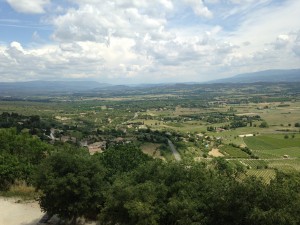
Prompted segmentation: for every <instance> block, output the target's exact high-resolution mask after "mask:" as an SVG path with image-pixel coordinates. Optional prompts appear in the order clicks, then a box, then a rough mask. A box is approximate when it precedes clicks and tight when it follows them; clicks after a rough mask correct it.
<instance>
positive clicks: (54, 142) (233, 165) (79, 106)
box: [0, 84, 300, 224]
mask: <svg viewBox="0 0 300 225" xmlns="http://www.w3.org/2000/svg"><path fill="white" fill-rule="evenodd" d="M268 85H269V86H270V87H269V88H267V89H265V87H266V86H267V87H268ZM268 85H267V84H264V85H261V84H240V85H237V84H232V85H229V84H226V85H219V84H216V85H214V84H211V85H200V84H195V85H175V87H172V86H167V87H158V88H156V89H153V90H152V89H151V88H149V89H147V88H145V89H142V90H141V89H138V90H133V89H131V90H128V89H125V90H122V89H120V90H115V92H112V91H103V92H93V93H76V94H75V93H74V94H69V95H62V94H57V95H51V96H47V95H42V96H38V97H37V96H26V97H23V96H20V97H18V98H17V99H16V98H15V97H14V98H13V99H11V98H9V97H3V98H2V101H0V149H1V151H2V152H1V155H0V157H1V160H0V163H2V164H0V165H1V167H0V168H4V169H5V170H1V171H0V176H1V179H3V180H4V181H5V182H2V183H1V185H0V189H1V190H0V194H2V195H5V196H10V195H12V196H16V195H17V196H21V197H23V196H27V197H29V198H39V199H40V200H41V204H43V205H41V206H42V207H44V208H45V209H47V210H48V211H50V212H51V211H52V210H53V212H55V213H57V212H58V213H59V214H60V215H61V216H64V217H68V215H69V211H71V213H75V214H76V213H77V207H73V206H74V204H77V203H78V201H79V202H80V205H81V206H85V207H83V208H82V213H84V214H85V213H86V212H87V211H86V210H87V208H88V211H89V212H91V213H88V214H86V216H87V217H90V216H91V215H92V217H93V218H96V217H97V218H98V216H99V212H100V210H101V215H102V216H103V218H102V219H103V220H106V221H107V222H108V223H110V220H112V219H114V218H117V217H118V216H119V214H118V213H116V214H113V217H111V212H118V211H120V210H124V209H122V207H123V206H122V204H121V205H116V204H115V203H116V202H124V201H125V203H124V204H126V207H131V208H130V210H133V211H134V210H138V209H139V208H140V204H141V202H143V203H144V202H146V204H147V206H145V207H148V206H151V207H152V205H155V207H156V208H161V206H163V207H165V208H168V207H175V208H176V207H178V206H177V204H179V205H180V204H181V203H182V202H183V203H184V204H187V205H183V206H179V208H178V209H179V212H181V211H182V210H181V208H182V207H184V208H186V207H187V206H189V207H194V206H195V207H199V206H201V205H203V201H204V202H205V201H206V199H209V204H211V202H212V201H211V200H210V199H216V202H218V201H219V199H229V200H226V202H230V201H231V202H232V204H233V205H235V204H236V199H237V198H236V194H235V192H239V197H240V196H242V195H243V194H246V195H248V193H249V191H250V192H251V193H252V192H253V193H254V196H257V193H260V194H261V195H262V196H266V195H268V193H269V191H268V190H269V189H270V190H271V192H272V191H274V190H273V189H272V185H274V184H276V185H279V187H278V188H276V190H277V191H278V193H277V194H276V195H280V193H281V192H282V191H285V190H286V187H287V188H289V190H290V191H289V193H292V192H291V190H292V191H294V192H295V193H294V192H293V193H294V195H297V194H298V192H297V191H296V190H294V189H291V187H290V186H289V185H293V183H289V182H294V181H295V180H297V178H295V179H294V178H293V177H294V176H298V173H299V171H300V132H299V131H300V128H299V126H298V125H299V122H300V121H299V119H300V96H299V93H298V88H297V87H298V86H297V87H295V86H294V85H295V84H277V85H276V89H275V90H276V92H273V89H272V88H271V87H274V84H268ZM250 90H251V91H250ZM266 90H267V91H266ZM278 90H280V91H281V92H282V93H280V94H279V93H278ZM171 148H172V149H171ZM174 149H175V151H174ZM171 150H172V151H171ZM174 152H175V153H174ZM177 152H178V153H177ZM178 154H179V155H178ZM179 156H180V157H179ZM66 173H67V174H66ZM282 173H284V174H285V175H282ZM285 176H288V177H290V178H289V179H290V181H289V182H286V183H284V184H283V182H282V179H285ZM45 177H47V179H45ZM87 177H89V178H90V179H86V178H87ZM68 179H70V180H69V181H70V182H69V183H68V184H67V185H66V186H68V189H63V188H61V187H62V184H63V183H64V182H66V180H68ZM295 182H296V181H295ZM49 184H50V185H49ZM204 184H205V185H204ZM224 184H225V185H224ZM32 185H36V186H35V187H33V186H32ZM81 185H83V186H81ZM206 185H207V186H206ZM280 185H287V186H280ZM224 186H226V190H224ZM24 187H25V188H24ZM37 187H38V188H39V189H40V191H41V192H37V193H36V192H34V190H35V188H37ZM228 187H229V189H228ZM195 188H196V189H195ZM203 188H204V189H203ZM235 188H238V189H237V190H236V189H235ZM53 189H55V190H59V191H56V192H53ZM16 190H18V191H16ZM28 190H29V193H28ZM70 190H71V193H70ZM73 190H74V191H73ZM91 190H93V191H91ZM195 190H196V191H195ZM265 191H266V192H265ZM65 192H67V193H68V195H69V194H70V195H71V196H73V197H72V198H69V199H68V201H69V202H67V201H66V199H65V194H64V193H65ZM41 193H44V194H41ZM52 193H61V194H59V195H53V194H52ZM78 193H80V195H81V196H84V198H79V197H78ZM81 193H83V194H81ZM174 193H176V194H174ZM185 193H188V194H187V195H185ZM203 193H205V194H203ZM207 193H208V194H209V196H210V197H209V198H207V197H205V196H206V195H207ZM233 193H234V194H233ZM272 193H273V192H272ZM181 195H183V196H181ZM48 196H50V197H48ZM85 196H89V197H88V198H86V197H85ZM124 196H125V197H124ZM203 196H204V197H203ZM216 196H222V197H216ZM230 196H231V197H230ZM286 196H287V195H286ZM245 197H246V199H250V198H248V197H247V196H245ZM74 199H80V200H78V201H75V202H74ZM124 199H125V200H124ZM198 199H200V200H199V202H196V203H195V202H194V201H195V200H196V201H198ZM252 199H254V198H251V200H252ZM245 201H248V200H245ZM99 202H100V204H99ZM166 202H170V204H168V205H166ZM186 202H187V203H186ZM288 202H290V201H288ZM90 203H92V204H94V205H92V206H90ZM251 204H258V203H251ZM66 205H68V212H65V211H64V210H65V209H66V207H65V206H66ZM220 205H224V202H222V203H220V202H218V203H217V204H216V206H217V208H216V209H218V210H219V208H220ZM91 207H92V208H91ZM120 207H121V208H120ZM229 208H230V207H229ZM95 209H96V210H95ZM141 209H142V212H144V211H145V210H144V206H143V207H142V208H141ZM105 210H108V211H105ZM126 210H127V208H126ZM193 210H194V209H193ZM203 210H207V207H204V209H203ZM218 210H217V211H218ZM146 211H147V210H146ZM195 211H197V210H195ZM215 211H216V210H215V209H213V212H215ZM210 213H211V211H209V213H208V214H209V215H210ZM104 216H105V218H104ZM164 216H166V214H165V213H162V214H161V215H160V217H161V218H163V217H164ZM173 217H174V214H172V215H171V214H170V215H169V214H167V216H166V218H167V219H166V220H168V221H169V220H172V219H173ZM214 218H215V216H213V217H212V218H211V219H214ZM120 224H121V223H120ZM132 224H134V223H132ZM149 224H151V223H149ZM161 224H163V222H161ZM172 224H176V222H175V221H174V223H172ZM186 224H189V223H186ZM214 224H219V222H217V223H214Z"/></svg>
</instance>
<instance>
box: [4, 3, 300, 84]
mask: <svg viewBox="0 0 300 225" xmlns="http://www.w3.org/2000/svg"><path fill="white" fill-rule="evenodd" d="M270 1H271V0H259V1H254V0H246V1H243V2H244V3H245V4H241V3H242V1H238V0H232V1H231V3H230V2H229V0H228V1H226V3H224V1H220V0H175V1H171V0H153V1H141V0H115V1H109V0H103V1H101V3H99V0H69V2H72V4H75V6H74V5H73V7H72V8H70V7H69V8H62V6H59V5H53V8H55V9H56V8H59V9H60V10H58V11H59V12H57V11H56V10H55V12H53V14H49V12H47V14H46V16H43V17H42V18H43V22H44V21H47V22H49V21H50V23H51V24H52V25H53V33H52V34H51V36H52V43H51V45H47V44H45V43H46V42H45V41H44V38H45V36H43V33H42V31H40V30H39V33H37V32H34V33H33V34H32V33H31V34H30V35H31V36H32V41H34V42H35V43H34V44H23V43H21V42H20V43H19V42H12V43H11V44H10V45H8V46H6V47H5V46H2V47H0V71H1V79H2V80H32V79H45V80H47V79H49V80H55V79H61V78H88V77H89V78H93V79H96V80H99V81H103V82H109V83H113V82H127V83H137V82H165V81H170V79H171V80H172V81H203V80H210V79H214V78H219V77H220V76H226V75H234V74H237V73H242V72H250V71H257V70H260V69H271V68H295V67H297V66H298V65H300V61H299V60H300V57H299V56H300V33H298V32H299V30H300V23H299V20H295V18H297V15H298V14H299V13H300V12H299V9H300V5H299V1H293V0H286V1H284V2H282V3H281V4H280V5H278V4H275V5H268V4H269V3H270ZM14 2H15V3H16V2H17V1H14ZM18 2H23V1H18ZM33 2H34V1H33ZM35 2H40V3H41V2H44V3H46V2H50V1H35ZM224 4H225V5H226V7H227V6H228V5H230V6H232V5H233V9H232V11H231V12H229V13H227V14H226V13H224V14H222V13H220V14H218V13H217V12H219V11H218V8H219V7H220V5H224ZM42 6H43V7H44V6H45V5H43V4H42ZM208 7H209V8H208ZM254 9H255V10H254ZM47 11H48V10H47ZM232 17H233V18H234V19H235V21H234V23H232V21H231V20H232ZM278 18H280V19H278ZM222 20H226V21H227V22H228V21H230V22H231V23H232V24H230V25H232V27H230V26H228V25H227V26H225V23H224V24H223V23H222V22H223V21H222ZM182 21H184V22H182ZM180 23H182V24H180ZM31 32H32V31H31ZM42 38H43V39H42ZM20 74H22V76H20Z"/></svg>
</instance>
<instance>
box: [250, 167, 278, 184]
mask: <svg viewBox="0 0 300 225" xmlns="http://www.w3.org/2000/svg"><path fill="white" fill-rule="evenodd" d="M247 175H248V176H255V177H260V178H262V179H263V180H264V181H265V182H267V183H269V182H270V180H272V179H273V178H275V175H276V172H275V170H273V169H263V170H259V169H258V170H257V169H256V170H248V171H247Z"/></svg>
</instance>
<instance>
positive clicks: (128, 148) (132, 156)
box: [99, 144, 152, 178]
mask: <svg viewBox="0 0 300 225" xmlns="http://www.w3.org/2000/svg"><path fill="white" fill-rule="evenodd" d="M99 158H100V160H101V163H102V165H103V166H104V167H105V168H106V169H107V172H108V173H107V176H108V177H109V178H112V176H113V175H115V174H119V173H124V172H129V171H131V170H133V169H135V168H137V167H138V166H140V165H141V164H144V163H146V162H147V161H149V160H152V158H151V157H150V156H148V155H146V154H144V153H143V152H142V151H141V149H139V148H138V147H137V146H135V145H133V144H126V145H116V146H113V147H110V148H108V149H107V150H106V151H104V152H103V153H102V154H100V155H99Z"/></svg>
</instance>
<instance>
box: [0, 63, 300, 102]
mask: <svg viewBox="0 0 300 225" xmlns="http://www.w3.org/2000/svg"><path fill="white" fill-rule="evenodd" d="M257 82H271V83H276V82H300V69H293V70H266V71H259V72H254V73H245V74H239V75H236V76H233V77H230V78H225V79H219V80H213V81H210V82H205V83H197V82H189V83H160V84H137V85H111V84H106V83H99V82H96V81H29V82H12V83H8V82H7V83H6V82H0V95H1V96H22V95H44V96H45V95H52V94H53V95H56V94H68V93H70V94H74V93H79V94H80V93H95V92H97V93H100V92H101V93H104V92H109V93H115V92H120V91H127V92H128V93H134V92H135V91H137V90H139V91H141V90H147V91H149V90H150V91H151V90H156V91H157V90H162V89H168V90H169V89H174V90H175V89H178V88H182V87H185V88H186V86H191V85H212V84H221V83H227V84H231V83H236V84H239V83H257Z"/></svg>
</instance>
